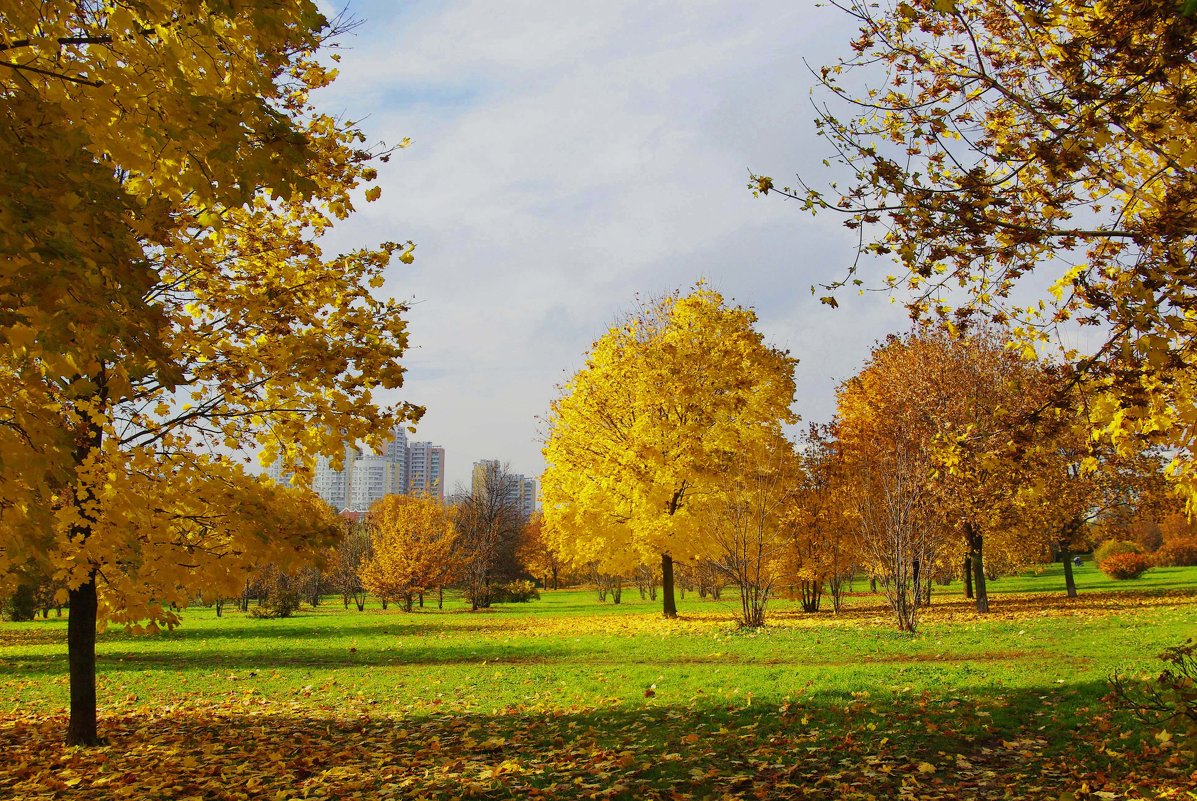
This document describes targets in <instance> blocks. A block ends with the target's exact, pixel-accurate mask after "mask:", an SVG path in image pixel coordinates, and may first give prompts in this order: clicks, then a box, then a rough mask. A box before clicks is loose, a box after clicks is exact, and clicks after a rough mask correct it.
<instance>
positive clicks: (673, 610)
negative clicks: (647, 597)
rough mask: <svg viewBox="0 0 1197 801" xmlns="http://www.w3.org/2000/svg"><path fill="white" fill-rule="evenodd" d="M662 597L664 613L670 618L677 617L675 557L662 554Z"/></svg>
mask: <svg viewBox="0 0 1197 801" xmlns="http://www.w3.org/2000/svg"><path fill="white" fill-rule="evenodd" d="M661 598H662V614H664V615H665V617H668V618H675V617H677V601H676V600H675V599H674V597H673V557H672V556H670V555H669V554H667V553H663V554H661Z"/></svg>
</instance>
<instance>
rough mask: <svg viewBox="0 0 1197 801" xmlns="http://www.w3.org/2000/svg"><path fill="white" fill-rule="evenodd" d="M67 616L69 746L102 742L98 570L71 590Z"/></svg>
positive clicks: (67, 739)
mask: <svg viewBox="0 0 1197 801" xmlns="http://www.w3.org/2000/svg"><path fill="white" fill-rule="evenodd" d="M70 604H71V613H70V614H69V615H68V616H67V654H68V658H69V662H70V676H71V679H70V681H71V722H70V724H69V725H68V727H67V736H66V741H67V745H100V744H101V740H100V737H99V735H98V734H97V732H96V612H97V609H98V607H99V601H98V598H97V596H96V576H95V573H92V574H91V577H90V578H89V579H88V580H87V583H86V584H82V585H80V586H79V587H77V588H75V589H73V590H70Z"/></svg>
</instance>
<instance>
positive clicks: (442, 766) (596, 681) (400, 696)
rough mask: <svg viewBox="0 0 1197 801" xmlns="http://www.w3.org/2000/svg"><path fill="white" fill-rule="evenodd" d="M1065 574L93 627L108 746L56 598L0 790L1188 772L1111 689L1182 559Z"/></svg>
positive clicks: (931, 788) (920, 783)
mask: <svg viewBox="0 0 1197 801" xmlns="http://www.w3.org/2000/svg"><path fill="white" fill-rule="evenodd" d="M1077 581H1078V584H1079V585H1080V587H1081V594H1082V597H1081V598H1079V599H1076V600H1072V601H1070V600H1068V599H1066V598H1063V597H1062V596H1063V592H1062V588H1063V577H1062V571H1061V569H1060V567H1059V566H1058V565H1057V566H1051V567H1048V568H1047V569H1046V570H1044V571H1043V572H1041V573H1039V574H1028V575H1026V576H1021V577H1011V578H1003V579H1001V580H999V581H997V582H994V583H993V584H992V585H991V587H990V591H991V595H992V596H993V597H992V607H993V611H992V612H991V614H989V615H985V616H982V615H978V614H976V613H975V612H974V611H972V609H971V605H970V602H967V601H965V600H964V599H963V597H962V595H961V590H960V587H959V586H952V587H948V588H939V587H937V588H936V596H935V603H934V604H933V606H932V608H931V610H930V611H929V612H928V613H927V614H926V616H925V617H924V618H923V621H922V624H921V626H920V631H919V633H918V634H916V635H903V634H900V633H898V632H897V631H896V630H894V628H893V624H892V621H891V619H890V615H889V613H888V610H887V608H885V607H884V605H883V600H882V599H880V598H879V596H874V595H869V594H868V593H867V592H866V591H867V589H868V586H867V583H864V582H860V583H858V584H857V585H856V586H855V587H854V589H855V590H857V593H856V594H854V595H853V596H852V597H851V598H850V599H849V601H850V603H849V606H848V608H847V609H846V610H845V611H844V613H842V614H841V615H839V616H835V615H832V614H831V613H830V611H824V612H820V613H818V614H803V613H801V612H800V611H798V610H797V609H796V608H795V607H794V606H793V605H792V604H790V603H788V602H779V603H777V604H775V605H774V606H773V607H771V610H770V612H771V616H770V625H769V627H768V628H766V629H765V630H763V631H761V632H757V633H744V632H740V631H738V630H737V629H736V627H735V625H734V623H733V617H734V614H735V608H736V601H735V599H734V597H731V598H730V599H729V596H731V594H730V593H727V594H725V596H724V599H723V600H721V601H712V600H709V599H700V598H698V597H697V596H696V595H694V594H693V593H689V594H687V596H686V598H685V599H684V600H682V601H680V602H679V608H680V611H681V614H682V617H681V619H680V620H677V621H666V620H663V619H662V618H661V617H660V616H659V614H658V611H657V609H658V607H657V603H655V602H651V601H646V600H645V601H642V600H641V599H640V597H639V594H638V593H637V592H636V591H635V589H634V588H630V589H625V591H624V594H623V601H624V602H623V603H622V604H620V605H618V606H616V605H613V604H611V603H610V602H608V603H605V604H600V603H598V602H597V600H596V597H595V595H594V594H593V593H592V592H589V591H580V590H579V591H572V590H571V591H558V592H547V593H545V594H544V595H543V597H542V599H541V600H540V601H537V602H533V603H530V604H519V605H509V606H501V607H496V608H495V609H493V610H490V611H486V612H480V613H471V612H469V611H468V610H467V609H465V608H463V607H462V606H461V604H460V603H459V602H458V601H457V600H456V599H455V598H450V599H449V600H448V603H447V604H446V609H445V610H444V611H438V610H436V609H435V608H430V609H424V610H418V611H416V612H414V613H411V614H405V613H403V612H401V611H399V610H397V609H396V608H395V607H392V608H391V609H390V610H387V611H383V610H381V609H379V608H377V607H376V606H371V607H369V608H367V610H366V611H365V612H358V611H356V609H353V610H350V611H346V610H344V609H343V608H342V607H341V604H340V602H339V600H335V599H328V600H327V601H326V602H325V604H324V605H322V606H320V607H318V608H316V609H309V608H307V607H305V608H304V610H303V611H302V612H301V613H300V614H298V615H297V616H296V617H294V618H290V619H287V620H273V621H272V620H255V619H250V618H248V617H246V616H243V615H241V614H238V613H236V612H230V611H228V610H226V612H225V616H224V617H223V618H217V617H216V616H215V614H214V612H213V611H212V610H211V609H203V608H198V609H192V610H188V611H187V612H186V613H185V615H184V625H183V626H182V627H181V628H179V629H177V630H176V631H174V632H168V633H162V634H158V635H153V636H132V635H128V634H125V633H124V632H121V631H112V632H108V633H106V634H103V635H101V637H100V642H99V646H98V651H99V672H100V679H99V686H100V699H101V700H100V703H101V707H102V708H101V718H102V720H101V729H102V730H103V732H106V733H107V734H108V736H109V737H110V740H111V743H110V745H109V746H108V747H106V748H102V749H98V750H95V751H86V750H78V749H67V748H65V747H63V746H61V745H59V742H58V741H59V739H60V734H61V729H62V728H63V727H64V725H65V724H64V720H65V718H64V717H63V716H64V710H65V706H66V698H67V684H66V656H65V644H64V643H65V628H66V627H65V619H64V620H58V619H55V618H54V617H53V616H51V618H50V619H49V620H46V621H38V622H35V623H26V624H9V623H4V624H0V752H3V753H5V754H11V755H12V759H10V760H9V762H8V763H7V764H5V763H3V762H0V798H4V797H7V796H6V794H9V795H12V796H13V797H20V798H38V797H44V798H121V797H129V798H153V797H160V798H186V797H194V798H203V799H209V798H210V799H224V798H228V799H235V798H279V799H289V798H348V797H354V795H355V794H357V796H358V797H361V798H374V797H388V796H391V797H397V798H406V797H419V796H420V795H426V796H429V797H459V796H463V795H464V796H469V795H473V796H477V797H514V798H523V797H534V796H537V795H541V796H545V797H559V796H567V795H568V796H582V797H588V796H590V795H594V796H595V797H629V798H630V797H638V798H658V797H659V798H670V797H694V798H707V797H709V798H722V797H725V796H730V797H746V798H752V797H762V798H764V797H794V796H799V797H801V796H803V795H808V796H809V797H814V798H826V797H832V798H834V797H844V798H862V799H864V798H869V797H870V796H872V797H875V798H878V799H885V798H898V797H905V796H909V797H912V798H913V797H919V798H1053V799H1056V798H1061V797H1063V798H1068V797H1069V795H1068V794H1072V797H1074V798H1084V797H1087V796H1088V795H1090V794H1096V795H1093V797H1095V798H1109V797H1118V798H1125V797H1130V798H1138V797H1142V798H1153V797H1175V798H1192V797H1195V796H1191V795H1187V794H1186V793H1188V792H1189V791H1190V790H1193V789H1197V784H1195V783H1194V780H1193V775H1192V773H1191V772H1192V771H1193V769H1194V765H1193V763H1192V758H1191V755H1186V754H1185V753H1184V752H1183V748H1178V747H1177V746H1176V745H1175V743H1165V742H1163V741H1162V740H1160V739H1157V738H1156V737H1154V736H1153V735H1154V733H1155V732H1154V731H1149V730H1146V729H1144V728H1143V727H1142V726H1140V725H1139V724H1136V723H1134V722H1133V721H1132V720H1131V719H1130V718H1128V717H1127V716H1125V715H1124V714H1122V713H1121V712H1119V711H1117V710H1115V709H1114V708H1113V707H1112V706H1111V705H1110V704H1109V702H1107V701H1104V700H1103V698H1104V696H1106V695H1107V693H1108V686H1107V683H1106V679H1107V677H1108V676H1109V674H1110V673H1111V672H1113V671H1114V670H1122V671H1131V672H1135V673H1142V672H1150V671H1155V670H1157V669H1158V666H1159V663H1158V661H1156V660H1155V659H1154V657H1155V655H1156V654H1158V653H1159V652H1160V651H1161V650H1162V649H1163V648H1165V647H1167V646H1169V645H1176V644H1179V643H1180V642H1182V641H1183V640H1185V639H1186V638H1187V637H1190V636H1193V635H1194V634H1197V568H1169V569H1156V570H1153V571H1151V572H1149V573H1147V574H1146V575H1145V576H1144V577H1143V578H1141V579H1138V580H1136V581H1130V582H1111V581H1109V580H1107V579H1105V577H1104V576H1102V575H1101V574H1100V573H1099V572H1098V571H1097V570H1096V569H1095V568H1093V567H1092V565H1091V564H1086V565H1084V566H1082V567H1080V568H1078V569H1077ZM828 606H829V604H828ZM1101 793H1115V794H1116V795H1115V796H1109V795H1101ZM1062 794H1063V795H1062Z"/></svg>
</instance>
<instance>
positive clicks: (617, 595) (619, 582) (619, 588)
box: [611, 578, 623, 604]
mask: <svg viewBox="0 0 1197 801" xmlns="http://www.w3.org/2000/svg"><path fill="white" fill-rule="evenodd" d="M622 599H623V579H622V578H617V579H615V587H614V588H613V589H612V590H611V603H613V604H617V603H619V602H620V601H621V600H622Z"/></svg>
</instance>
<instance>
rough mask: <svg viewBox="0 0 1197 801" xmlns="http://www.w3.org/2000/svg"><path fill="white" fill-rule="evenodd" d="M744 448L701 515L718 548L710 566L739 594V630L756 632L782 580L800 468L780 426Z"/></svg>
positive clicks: (790, 542) (733, 460)
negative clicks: (729, 582)
mask: <svg viewBox="0 0 1197 801" xmlns="http://www.w3.org/2000/svg"><path fill="white" fill-rule="evenodd" d="M746 445H747V446H748V447H745V448H743V449H742V450H740V451H739V452H737V453H736V454H734V456H733V457H732V459H731V461H730V462H729V463H728V464H726V465H725V466H724V469H723V470H722V476H723V486H722V488H721V491H720V492H719V493H718V495H716V496H714V498H713V500H712V501H711V502H710V503H708V504H704V512H703V514H704V516H705V517H706V520H705V524H706V525H707V526H708V527H709V530H710V532H711V537H712V538H713V539H714V541H715V543H716V545H717V546H718V558H717V559H715V560H713V561H712V563H711V564H712V565H713V566H714V567H715V568H716V569H717V570H719V571H721V572H723V573H724V574H725V575H726V576H727V577H728V579H729V580H730V581H731V583H733V584H735V586H736V588H737V589H738V590H739V596H740V625H741V626H743V627H745V628H759V627H761V626H763V625H765V610H766V608H767V606H768V603H769V599H770V597H772V596H773V594H774V590H775V585H776V584H777V583H778V581H779V580H780V579H781V578H782V577H783V576H784V567H785V564H786V559H785V555H786V552H787V550H788V546H790V545H791V544H792V541H791V540H790V538H789V537H788V536H787V535H788V534H789V533H790V528H791V521H792V511H793V506H794V502H795V498H796V496H797V491H798V486H799V483H800V480H801V479H800V475H801V471H802V466H801V462H800V460H799V458H798V455H797V454H796V453H795V451H794V446H793V444H792V443H791V442H789V440H787V439H786V438H785V437H784V436H782V434H781V431H780V426H778V427H777V428H776V429H775V430H774V431H772V432H771V433H770V435H769V436H768V437H760V438H754V439H753V441H752V442H751V443H746Z"/></svg>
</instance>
